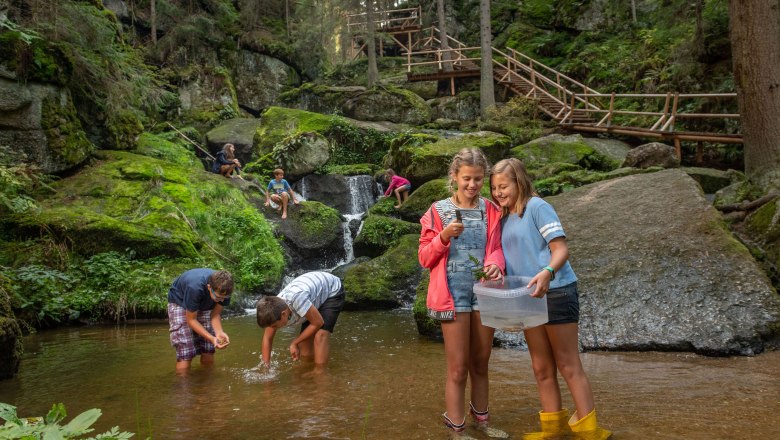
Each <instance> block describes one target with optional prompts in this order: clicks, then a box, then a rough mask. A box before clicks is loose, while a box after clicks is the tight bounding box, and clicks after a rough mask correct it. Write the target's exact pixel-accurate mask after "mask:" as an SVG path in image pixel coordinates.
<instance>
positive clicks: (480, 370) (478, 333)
mask: <svg viewBox="0 0 780 440" xmlns="http://www.w3.org/2000/svg"><path fill="white" fill-rule="evenodd" d="M479 316H480V315H479V312H471V335H470V339H471V344H470V345H469V377H470V378H471V403H472V404H473V405H474V407H475V408H476V409H477V411H487V409H488V396H489V389H490V387H489V380H488V363H489V362H490V353H491V352H492V351H493V333H495V330H494V329H493V328H491V327H485V326H484V325H482V320H481V319H480V317H479Z"/></svg>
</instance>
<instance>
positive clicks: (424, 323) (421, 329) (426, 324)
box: [412, 269, 442, 340]
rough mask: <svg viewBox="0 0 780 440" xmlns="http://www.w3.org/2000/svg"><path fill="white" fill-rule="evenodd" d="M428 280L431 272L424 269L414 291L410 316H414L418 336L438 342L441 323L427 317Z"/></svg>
mask: <svg viewBox="0 0 780 440" xmlns="http://www.w3.org/2000/svg"><path fill="white" fill-rule="evenodd" d="M430 279H431V272H430V271H429V270H427V269H426V270H425V271H423V276H422V279H421V280H420V283H419V284H418V285H417V288H416V289H415V297H414V304H413V305H412V315H413V316H414V322H415V323H416V324H417V332H418V333H419V334H421V335H422V336H427V337H430V338H433V339H438V340H440V339H442V334H441V322H439V321H437V320H435V319H433V318H430V317H429V316H428V306H427V305H426V301H427V299H428V284H429V283H430Z"/></svg>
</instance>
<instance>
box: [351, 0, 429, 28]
mask: <svg viewBox="0 0 780 440" xmlns="http://www.w3.org/2000/svg"><path fill="white" fill-rule="evenodd" d="M374 17H375V19H374V23H375V25H376V29H377V30H378V31H381V30H383V29H394V28H410V27H415V26H417V27H419V26H420V19H421V17H422V10H421V8H420V7H419V6H418V7H416V8H406V9H387V10H382V11H375V12H374ZM366 22H367V20H366V13H365V12H361V13H359V14H347V31H348V32H349V33H351V34H353V35H354V34H358V33H364V32H365V31H366V29H367V25H366V24H367V23H366Z"/></svg>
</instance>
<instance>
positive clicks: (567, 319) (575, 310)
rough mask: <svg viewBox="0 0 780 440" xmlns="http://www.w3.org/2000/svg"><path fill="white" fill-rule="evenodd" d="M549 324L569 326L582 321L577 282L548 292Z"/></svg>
mask: <svg viewBox="0 0 780 440" xmlns="http://www.w3.org/2000/svg"><path fill="white" fill-rule="evenodd" d="M546 296H547V318H548V321H547V324H568V323H572V322H575V323H576V322H579V320H580V300H579V294H578V293H577V282H576V281H575V282H573V283H571V284H567V285H565V286H562V287H556V288H555V289H550V290H549V291H547V295H546Z"/></svg>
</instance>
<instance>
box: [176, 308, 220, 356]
mask: <svg viewBox="0 0 780 440" xmlns="http://www.w3.org/2000/svg"><path fill="white" fill-rule="evenodd" d="M197 319H198V322H200V324H201V325H202V326H203V328H205V329H206V331H207V332H209V333H211V334H212V335H213V334H214V329H213V328H212V327H211V310H205V311H198V317H197ZM168 322H169V324H170V328H169V331H170V338H171V345H172V346H173V348H175V349H176V360H177V361H190V360H192V359H193V358H194V357H195V356H197V355H199V354H203V353H214V351H215V350H216V347H214V344H212V343H211V342H209V341H207V340H206V339H204V338H203V337H202V336H201V335H199V334H197V333H195V332H194V331H193V330H192V329H191V328H190V326H189V325H188V324H187V311H186V310H185V309H184V307H182V306H180V305H178V304H176V303H168Z"/></svg>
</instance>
